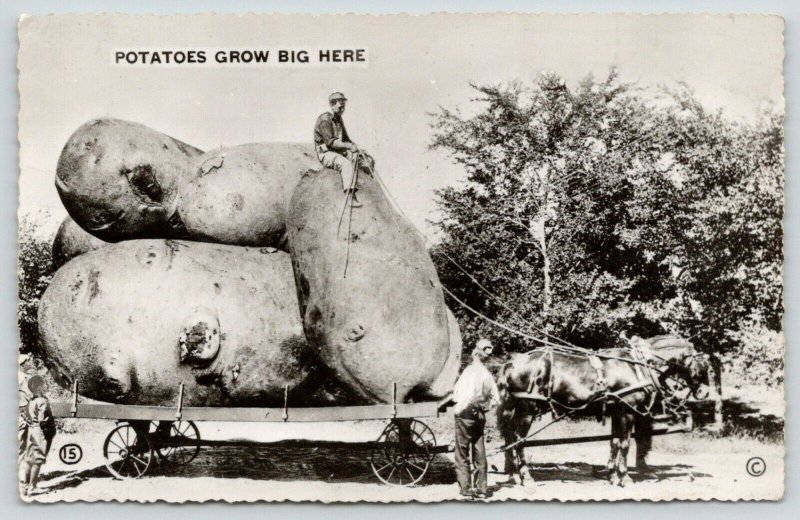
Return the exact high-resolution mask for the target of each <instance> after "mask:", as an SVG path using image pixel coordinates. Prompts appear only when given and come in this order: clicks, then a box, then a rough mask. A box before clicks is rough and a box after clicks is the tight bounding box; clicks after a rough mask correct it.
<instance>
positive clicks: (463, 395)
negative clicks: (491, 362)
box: [453, 359, 500, 415]
mask: <svg viewBox="0 0 800 520" xmlns="http://www.w3.org/2000/svg"><path fill="white" fill-rule="evenodd" d="M453 400H454V401H455V402H456V404H455V406H454V407H453V413H454V414H455V415H458V414H460V413H461V412H463V411H464V410H466V409H467V408H468V407H469V406H470V405H475V406H477V407H479V408H480V409H481V410H483V411H488V410H490V409H492V407H494V405H496V404H497V403H499V402H500V392H498V390H497V384H495V382H494V378H493V377H492V374H491V373H490V372H489V371H488V370H487V369H486V367H485V366H483V363H481V362H480V361H478V360H476V359H473V360H472V363H470V365H469V366H468V367H467V368H465V369H464V371H463V372H462V373H461V375H460V376H459V378H458V381H456V386H455V388H453Z"/></svg>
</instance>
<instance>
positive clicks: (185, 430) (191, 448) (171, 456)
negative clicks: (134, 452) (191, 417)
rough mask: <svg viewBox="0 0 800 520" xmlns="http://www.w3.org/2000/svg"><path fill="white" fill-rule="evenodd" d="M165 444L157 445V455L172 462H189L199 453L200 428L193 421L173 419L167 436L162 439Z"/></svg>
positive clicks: (181, 463)
mask: <svg viewBox="0 0 800 520" xmlns="http://www.w3.org/2000/svg"><path fill="white" fill-rule="evenodd" d="M164 440H166V442H167V443H168V445H167V446H158V442H159V441H160V439H159V441H157V442H156V450H157V451H158V454H159V456H160V457H161V458H162V459H163V460H165V461H169V462H171V463H173V464H178V465H184V464H189V463H190V462H192V461H193V460H194V458H195V457H197V454H198V453H200V444H197V443H198V442H199V441H200V430H198V429H197V425H196V424H195V423H194V422H193V421H175V422H173V423H172V424H171V425H170V428H169V436H168V437H167V438H166V439H164Z"/></svg>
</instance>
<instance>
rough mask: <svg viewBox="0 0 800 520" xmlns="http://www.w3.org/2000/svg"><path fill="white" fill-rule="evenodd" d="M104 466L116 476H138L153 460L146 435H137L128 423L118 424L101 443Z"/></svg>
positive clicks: (123, 477)
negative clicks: (104, 460)
mask: <svg viewBox="0 0 800 520" xmlns="http://www.w3.org/2000/svg"><path fill="white" fill-rule="evenodd" d="M103 456H104V457H105V459H106V467H107V468H108V471H109V472H111V474H112V475H114V476H115V477H117V478H121V479H126V478H139V477H141V476H142V475H144V474H145V473H146V472H147V470H148V468H150V463H151V462H152V460H153V447H152V445H151V444H150V439H149V438H148V437H147V436H146V435H139V434H138V433H136V430H134V429H133V427H132V426H131V425H130V424H127V423H125V424H120V425H119V426H117V427H116V428H114V429H113V430H111V433H109V434H108V437H106V441H105V442H104V443H103Z"/></svg>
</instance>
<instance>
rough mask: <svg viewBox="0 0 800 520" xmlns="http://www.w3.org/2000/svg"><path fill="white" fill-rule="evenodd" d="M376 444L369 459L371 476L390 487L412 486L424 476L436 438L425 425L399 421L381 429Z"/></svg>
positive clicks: (412, 420)
mask: <svg viewBox="0 0 800 520" xmlns="http://www.w3.org/2000/svg"><path fill="white" fill-rule="evenodd" d="M377 443H378V445H377V446H375V448H373V449H372V455H371V457H370V465H371V466H372V472H373V473H375V476H376V477H378V479H379V480H380V481H381V482H383V483H384V484H388V485H390V486H413V485H414V484H416V483H417V482H419V481H420V480H422V477H424V476H425V473H427V472H428V467H429V466H430V464H431V461H432V460H433V457H434V455H435V454H434V453H433V448H434V446H436V437H435V436H434V435H433V432H432V431H431V429H430V428H428V426H427V425H426V424H425V423H423V422H421V421H417V420H416V419H401V420H394V421H392V422H391V423H390V424H389V425H388V426H387V427H386V428H384V430H383V432H382V433H381V435H380V437H378V440H377Z"/></svg>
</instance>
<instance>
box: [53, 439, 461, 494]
mask: <svg viewBox="0 0 800 520" xmlns="http://www.w3.org/2000/svg"><path fill="white" fill-rule="evenodd" d="M370 453H371V452H370V450H369V449H363V448H358V447H355V448H354V447H353V445H352V444H348V443H337V442H314V443H313V444H311V443H308V444H305V443H297V442H295V441H286V442H285V443H274V444H270V445H269V446H213V447H203V448H202V449H201V450H200V453H199V454H198V455H197V457H196V458H195V459H194V460H193V461H192V462H190V463H189V464H186V465H178V464H173V463H171V462H169V461H159V458H158V457H155V458H154V460H153V462H152V465H151V466H150V469H149V470H148V472H147V476H148V477H160V476H166V477H180V478H196V477H212V478H230V479H234V478H245V479H250V480H272V481H297V480H305V481H323V482H330V483H341V482H354V483H366V484H369V483H373V484H374V483H378V482H379V481H378V479H377V478H376V477H375V475H374V474H373V473H372V469H371V468H370V463H369V460H370ZM64 473H65V472H63V471H56V472H52V473H48V474H46V475H43V476H42V484H43V485H44V486H46V487H47V488H48V489H50V490H58V489H66V488H71V487H76V486H78V485H80V483H81V482H83V481H85V480H87V479H111V478H112V477H111V475H110V474H109V472H108V471H107V470H106V468H105V466H101V467H97V468H92V469H89V470H84V471H80V472H76V473H74V474H72V475H70V476H68V477H66V478H65V479H64V480H63V481H61V482H58V483H55V484H53V485H52V486H50V485H48V481H52V480H54V479H56V478H58V477H63V476H64ZM454 482H455V470H454V468H453V464H452V463H451V462H450V461H449V460H448V459H447V457H445V456H443V455H436V456H435V457H434V459H433V461H431V464H430V467H429V468H428V472H427V473H426V475H425V478H424V479H423V480H422V482H421V483H420V484H421V485H433V484H452V483H454Z"/></svg>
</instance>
